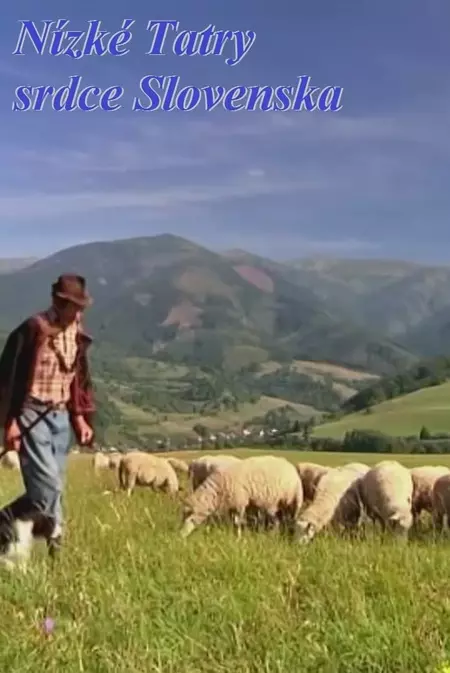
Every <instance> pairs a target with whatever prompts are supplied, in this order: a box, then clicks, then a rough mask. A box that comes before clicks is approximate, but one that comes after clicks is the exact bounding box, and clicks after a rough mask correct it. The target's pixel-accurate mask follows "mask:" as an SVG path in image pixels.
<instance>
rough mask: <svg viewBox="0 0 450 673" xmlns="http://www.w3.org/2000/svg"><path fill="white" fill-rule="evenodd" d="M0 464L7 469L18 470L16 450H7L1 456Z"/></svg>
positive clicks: (18, 462)
mask: <svg viewBox="0 0 450 673" xmlns="http://www.w3.org/2000/svg"><path fill="white" fill-rule="evenodd" d="M1 466H2V467H4V468H6V469H7V470H20V459H19V454H18V453H17V451H7V452H6V453H5V454H4V455H3V456H2V459H1Z"/></svg>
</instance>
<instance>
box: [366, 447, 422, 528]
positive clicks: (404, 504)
mask: <svg viewBox="0 0 450 673" xmlns="http://www.w3.org/2000/svg"><path fill="white" fill-rule="evenodd" d="M412 495H413V480H412V476H411V472H410V471H409V470H408V468H406V467H404V466H403V465H401V464H400V463H398V462H397V461H395V460H384V461H382V462H381V463H378V464H377V465H375V466H374V467H373V468H372V469H370V470H369V471H368V472H367V474H365V475H364V477H363V478H362V479H361V482H360V496H361V500H362V502H363V505H364V507H365V509H366V512H367V514H368V516H369V517H370V518H371V519H372V520H373V521H378V522H379V523H380V524H381V526H382V528H383V530H386V528H388V529H389V530H391V531H392V532H396V533H399V534H401V535H402V536H407V534H408V531H409V529H410V528H411V526H412V522H413V517H412V511H411V509H412Z"/></svg>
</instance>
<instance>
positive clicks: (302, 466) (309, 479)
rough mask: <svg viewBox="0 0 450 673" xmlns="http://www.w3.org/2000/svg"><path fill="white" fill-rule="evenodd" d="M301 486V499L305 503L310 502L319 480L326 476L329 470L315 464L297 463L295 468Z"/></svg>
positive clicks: (324, 466)
mask: <svg viewBox="0 0 450 673" xmlns="http://www.w3.org/2000/svg"><path fill="white" fill-rule="evenodd" d="M295 468H296V470H297V472H298V475H299V477H300V479H301V480H302V485H303V497H304V500H305V502H312V501H313V500H314V494H315V492H316V488H317V484H318V483H319V479H320V478H321V477H323V475H324V474H326V473H327V472H328V471H329V470H330V468H329V467H327V466H326V465H318V464H317V463H297V465H296V466H295Z"/></svg>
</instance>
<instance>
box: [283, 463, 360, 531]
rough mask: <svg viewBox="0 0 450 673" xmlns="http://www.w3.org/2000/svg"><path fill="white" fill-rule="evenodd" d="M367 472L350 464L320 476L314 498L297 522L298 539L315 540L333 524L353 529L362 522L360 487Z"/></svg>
mask: <svg viewBox="0 0 450 673" xmlns="http://www.w3.org/2000/svg"><path fill="white" fill-rule="evenodd" d="M361 467H362V468H364V466H361ZM363 474H364V472H363V470H360V469H358V468H355V466H354V465H353V466H352V465H350V466H343V467H336V468H333V469H329V470H328V472H326V474H324V475H323V476H322V477H321V478H320V479H319V482H318V484H317V487H316V492H315V495H314V499H313V501H312V502H311V503H310V504H309V505H308V506H307V507H306V509H305V510H304V511H303V512H302V514H301V515H300V516H299V517H298V519H297V521H296V526H295V538H296V540H297V541H298V542H300V543H301V544H306V543H308V542H311V541H312V540H313V539H314V538H315V536H316V535H317V534H318V533H319V532H320V531H321V530H323V529H324V528H325V527H326V526H328V525H329V524H331V525H332V526H333V527H340V526H343V527H344V528H346V529H351V528H353V527H355V526H357V525H358V524H359V523H360V521H361V515H362V508H361V502H360V498H359V492H358V488H357V486H358V483H359V481H360V479H361V477H362V476H363Z"/></svg>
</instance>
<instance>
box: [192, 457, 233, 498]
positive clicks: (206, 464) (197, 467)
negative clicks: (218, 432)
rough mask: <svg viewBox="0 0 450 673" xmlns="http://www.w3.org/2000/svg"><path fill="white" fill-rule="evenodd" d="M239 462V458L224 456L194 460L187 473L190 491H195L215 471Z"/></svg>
mask: <svg viewBox="0 0 450 673" xmlns="http://www.w3.org/2000/svg"><path fill="white" fill-rule="evenodd" d="M240 462H241V460H240V459H239V458H236V457H235V456H226V455H218V456H201V457H200V458H196V459H195V460H193V461H192V462H191V464H190V465H189V471H188V474H189V479H190V481H191V484H192V490H194V491H195V490H196V489H197V488H198V487H199V486H200V484H203V482H204V481H205V479H207V478H208V477H209V475H210V474H211V473H212V472H214V471H215V470H218V469H221V468H223V467H228V465H233V464H237V463H240Z"/></svg>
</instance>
